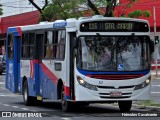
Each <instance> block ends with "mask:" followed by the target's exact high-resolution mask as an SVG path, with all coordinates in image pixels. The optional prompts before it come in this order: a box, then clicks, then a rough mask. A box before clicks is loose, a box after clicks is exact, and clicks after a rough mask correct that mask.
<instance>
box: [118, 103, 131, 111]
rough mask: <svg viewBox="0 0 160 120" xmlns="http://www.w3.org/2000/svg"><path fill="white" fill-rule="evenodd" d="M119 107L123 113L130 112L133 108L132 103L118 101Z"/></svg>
mask: <svg viewBox="0 0 160 120" xmlns="http://www.w3.org/2000/svg"><path fill="white" fill-rule="evenodd" d="M118 105H119V109H120V111H121V112H129V111H130V110H131V107H132V101H118Z"/></svg>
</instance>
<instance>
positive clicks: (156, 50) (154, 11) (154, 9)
mask: <svg viewBox="0 0 160 120" xmlns="http://www.w3.org/2000/svg"><path fill="white" fill-rule="evenodd" d="M153 19H154V39H155V36H156V7H155V6H153ZM155 48H156V49H155V54H156V56H155V62H156V66H155V67H156V78H157V77H158V70H157V54H158V48H157V47H156V46H155Z"/></svg>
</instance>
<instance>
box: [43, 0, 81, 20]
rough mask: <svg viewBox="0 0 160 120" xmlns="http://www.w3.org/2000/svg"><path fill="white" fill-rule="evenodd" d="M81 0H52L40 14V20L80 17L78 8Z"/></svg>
mask: <svg viewBox="0 0 160 120" xmlns="http://www.w3.org/2000/svg"><path fill="white" fill-rule="evenodd" d="M82 2H83V0H52V3H51V4H49V5H48V6H47V7H46V8H45V9H44V10H43V11H42V14H41V20H42V21H45V20H47V21H53V20H56V19H67V18H72V17H80V16H82V13H81V12H80V8H81V5H82Z"/></svg>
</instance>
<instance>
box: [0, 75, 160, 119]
mask: <svg viewBox="0 0 160 120" xmlns="http://www.w3.org/2000/svg"><path fill="white" fill-rule="evenodd" d="M157 85H160V80H152V99H155V101H158V102H159V99H158V95H159V93H158V90H159V89H160V87H159V86H157ZM33 113H35V114H36V115H37V116H38V120H40V119H44V118H45V119H47V120H48V119H49V120H50V119H52V120H53V119H55V120H81V119H87V120H97V119H100V120H110V119H113V120H114V119H119V120H121V119H122V120H125V119H134V117H133V116H134V115H137V116H139V115H140V114H147V113H148V114H157V115H158V116H160V108H159V109H158V108H154V107H153V108H148V107H142V106H133V107H132V109H131V112H130V113H129V115H126V116H125V114H123V113H121V112H120V111H119V108H118V107H117V105H112V104H91V105H89V106H86V107H78V108H73V110H72V111H71V112H67V113H66V112H62V110H61V105H60V103H59V102H53V101H44V102H43V103H42V104H41V105H39V106H25V105H24V104H23V99H22V96H21V95H15V94H13V93H11V92H10V91H9V90H7V89H6V88H5V75H1V76H0V116H2V114H3V116H4V117H5V115H6V114H7V115H8V114H11V116H12V118H9V117H7V120H8V119H15V120H17V119H24V120H25V119H28V118H25V116H27V117H28V116H30V118H29V119H30V120H32V119H34V118H33V117H32V116H31V115H33ZM35 114H34V115H35ZM41 116H42V118H40V117H41ZM21 117H24V118H21ZM159 118H160V117H136V119H145V120H147V119H148V120H150V119H154V120H155V119H157V120H158V119H159ZM1 119H2V117H1V118H0V120H1ZM3 119H4V118H3Z"/></svg>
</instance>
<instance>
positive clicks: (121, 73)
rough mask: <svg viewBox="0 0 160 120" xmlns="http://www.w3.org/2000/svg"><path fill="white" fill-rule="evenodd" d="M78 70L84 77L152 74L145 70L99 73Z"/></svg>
mask: <svg viewBox="0 0 160 120" xmlns="http://www.w3.org/2000/svg"><path fill="white" fill-rule="evenodd" d="M77 70H78V71H79V72H80V73H81V74H83V75H87V74H91V75H105V74H108V75H123V74H125V75H126V74H133V75H136V74H144V75H146V74H148V73H149V72H150V70H144V71H134V72H133V71H117V72H111V71H109V72H99V71H88V70H82V69H79V68H77Z"/></svg>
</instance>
